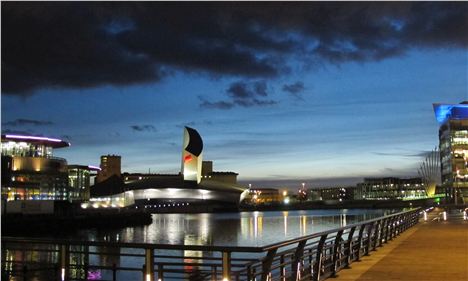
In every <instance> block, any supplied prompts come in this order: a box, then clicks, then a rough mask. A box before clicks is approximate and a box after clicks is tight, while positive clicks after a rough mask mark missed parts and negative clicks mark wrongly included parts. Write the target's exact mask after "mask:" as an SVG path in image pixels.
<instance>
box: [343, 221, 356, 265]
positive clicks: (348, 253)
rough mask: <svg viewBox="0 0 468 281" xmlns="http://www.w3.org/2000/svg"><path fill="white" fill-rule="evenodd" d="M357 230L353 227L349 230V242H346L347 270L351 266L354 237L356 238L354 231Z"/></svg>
mask: <svg viewBox="0 0 468 281" xmlns="http://www.w3.org/2000/svg"><path fill="white" fill-rule="evenodd" d="M355 230H356V227H355V226H353V227H351V229H350V230H349V233H348V241H347V242H346V246H345V247H346V252H345V253H346V268H349V265H350V264H351V257H352V255H353V236H354V231H355Z"/></svg>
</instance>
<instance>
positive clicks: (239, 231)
mask: <svg viewBox="0 0 468 281" xmlns="http://www.w3.org/2000/svg"><path fill="white" fill-rule="evenodd" d="M391 212H392V211H391V210H373V209H372V210H371V209H352V210H347V209H343V210H307V211H305V210H304V211H270V212H240V213H217V214H216V213H203V214H153V222H152V224H150V225H147V226H136V227H135V226H134V227H127V228H123V229H114V230H112V229H105V230H102V229H99V230H98V229H88V230H83V231H80V232H78V233H74V234H72V235H67V237H68V238H75V239H83V240H91V241H113V242H137V243H155V244H184V245H223V246H264V245H268V244H271V243H275V242H280V241H284V240H287V239H291V238H296V237H300V236H304V235H309V234H312V233H317V232H321V231H324V230H327V229H332V228H336V227H341V226H344V225H347V224H351V223H355V222H358V221H364V220H368V219H372V218H375V217H380V216H383V215H387V214H389V213H391Z"/></svg>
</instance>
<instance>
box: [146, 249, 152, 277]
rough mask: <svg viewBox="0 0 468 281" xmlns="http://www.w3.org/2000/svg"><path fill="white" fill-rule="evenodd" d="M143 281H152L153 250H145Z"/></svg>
mask: <svg viewBox="0 0 468 281" xmlns="http://www.w3.org/2000/svg"><path fill="white" fill-rule="evenodd" d="M144 281H154V250H153V249H145V279H144Z"/></svg>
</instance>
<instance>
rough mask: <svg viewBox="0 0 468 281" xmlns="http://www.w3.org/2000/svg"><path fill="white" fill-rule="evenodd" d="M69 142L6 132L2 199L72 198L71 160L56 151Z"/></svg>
mask: <svg viewBox="0 0 468 281" xmlns="http://www.w3.org/2000/svg"><path fill="white" fill-rule="evenodd" d="M68 146H70V143H68V142H65V141H63V140H59V139H54V138H47V137H37V136H21V135H2V199H3V200H6V201H13V200H68V199H69V194H68V170H67V161H66V160H65V159H63V158H59V157H55V156H54V155H53V150H54V149H58V148H64V147H68Z"/></svg>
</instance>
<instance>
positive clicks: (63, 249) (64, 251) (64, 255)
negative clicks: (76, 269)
mask: <svg viewBox="0 0 468 281" xmlns="http://www.w3.org/2000/svg"><path fill="white" fill-rule="evenodd" d="M69 264H70V252H69V249H68V245H63V244H62V245H60V280H61V281H65V280H68V277H69V272H70V268H69Z"/></svg>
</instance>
